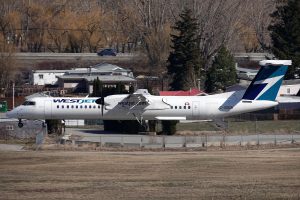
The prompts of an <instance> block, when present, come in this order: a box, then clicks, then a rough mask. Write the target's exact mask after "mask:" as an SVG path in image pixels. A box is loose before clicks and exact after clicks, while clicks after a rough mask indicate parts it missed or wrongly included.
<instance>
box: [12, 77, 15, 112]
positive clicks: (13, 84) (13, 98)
mask: <svg viewBox="0 0 300 200" xmlns="http://www.w3.org/2000/svg"><path fill="white" fill-rule="evenodd" d="M12 108H13V109H14V108H15V82H14V81H13V83H12Z"/></svg>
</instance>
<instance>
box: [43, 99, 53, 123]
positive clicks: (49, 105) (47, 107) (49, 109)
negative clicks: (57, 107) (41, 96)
mask: <svg viewBox="0 0 300 200" xmlns="http://www.w3.org/2000/svg"><path fill="white" fill-rule="evenodd" d="M44 111H45V112H44V114H45V119H51V118H52V101H50V100H46V101H44Z"/></svg>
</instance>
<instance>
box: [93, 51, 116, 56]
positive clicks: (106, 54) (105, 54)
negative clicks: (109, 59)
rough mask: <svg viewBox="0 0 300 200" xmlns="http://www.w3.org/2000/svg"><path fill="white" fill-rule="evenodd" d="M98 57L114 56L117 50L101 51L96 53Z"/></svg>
mask: <svg viewBox="0 0 300 200" xmlns="http://www.w3.org/2000/svg"><path fill="white" fill-rule="evenodd" d="M97 55H98V56H116V55H117V50H115V49H102V50H101V51H99V52H97Z"/></svg>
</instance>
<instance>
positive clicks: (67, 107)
mask: <svg viewBox="0 0 300 200" xmlns="http://www.w3.org/2000/svg"><path fill="white" fill-rule="evenodd" d="M56 108H57V109H64V108H66V109H88V108H89V109H92V108H93V109H96V108H98V109H100V108H101V106H100V105H98V106H96V105H89V106H88V105H80V106H79V105H57V106H56Z"/></svg>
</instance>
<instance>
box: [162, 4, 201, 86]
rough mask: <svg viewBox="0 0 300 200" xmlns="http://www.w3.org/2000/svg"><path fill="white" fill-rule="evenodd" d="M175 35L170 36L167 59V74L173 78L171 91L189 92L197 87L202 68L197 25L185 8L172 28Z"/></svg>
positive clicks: (191, 14) (190, 12)
mask: <svg viewBox="0 0 300 200" xmlns="http://www.w3.org/2000/svg"><path fill="white" fill-rule="evenodd" d="M173 29H174V31H176V32H177V34H172V35H171V41H172V46H171V48H172V49H173V51H172V52H171V53H170V55H169V58H168V62H169V65H168V74H170V75H171V76H172V77H173V81H172V82H171V83H170V87H171V90H189V89H190V88H194V87H197V79H198V78H200V70H201V68H202V63H201V61H202V60H201V56H200V55H201V54H200V49H199V46H198V43H199V37H198V34H197V30H198V24H197V21H196V19H195V18H193V13H192V11H191V10H190V9H188V8H185V9H184V10H183V12H182V13H181V14H180V19H179V20H178V21H177V22H176V23H175V26H174V27H173Z"/></svg>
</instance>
